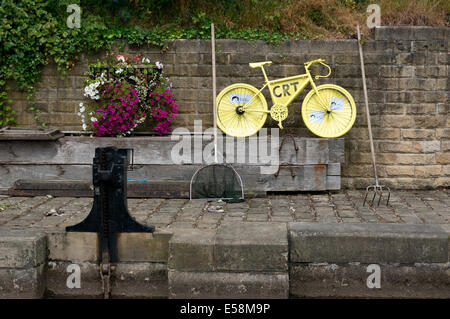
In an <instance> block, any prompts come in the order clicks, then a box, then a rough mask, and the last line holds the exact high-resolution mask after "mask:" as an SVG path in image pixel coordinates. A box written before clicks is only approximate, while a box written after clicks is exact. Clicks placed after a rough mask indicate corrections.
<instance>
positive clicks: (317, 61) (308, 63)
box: [304, 59, 325, 65]
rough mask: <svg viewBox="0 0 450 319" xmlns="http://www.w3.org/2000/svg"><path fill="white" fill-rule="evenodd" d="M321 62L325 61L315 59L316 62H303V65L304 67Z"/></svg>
mask: <svg viewBox="0 0 450 319" xmlns="http://www.w3.org/2000/svg"><path fill="white" fill-rule="evenodd" d="M322 62H325V60H324V59H317V60H312V61H308V62H305V63H304V64H305V65H312V64H314V63H322Z"/></svg>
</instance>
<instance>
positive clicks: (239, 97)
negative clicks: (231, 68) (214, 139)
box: [216, 83, 268, 137]
mask: <svg viewBox="0 0 450 319" xmlns="http://www.w3.org/2000/svg"><path fill="white" fill-rule="evenodd" d="M216 104H217V105H216V107H217V126H218V127H219V128H220V129H221V130H222V131H223V132H224V133H225V134H227V135H230V136H234V137H247V136H251V135H253V134H255V133H257V132H258V131H259V130H260V129H261V128H262V127H263V125H264V123H265V122H266V118H267V113H268V110H267V102H266V99H265V98H264V96H263V95H262V93H259V94H258V89H256V88H255V87H254V86H251V85H249V84H245V83H237V84H233V85H230V86H228V87H226V88H225V89H223V90H222V92H220V93H219V95H218V96H217V102H216Z"/></svg>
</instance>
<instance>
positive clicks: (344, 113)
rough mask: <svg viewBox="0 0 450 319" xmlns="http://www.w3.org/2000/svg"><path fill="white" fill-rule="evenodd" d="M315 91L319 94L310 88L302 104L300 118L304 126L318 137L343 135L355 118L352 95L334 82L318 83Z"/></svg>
mask: <svg viewBox="0 0 450 319" xmlns="http://www.w3.org/2000/svg"><path fill="white" fill-rule="evenodd" d="M317 91H318V92H319V95H317V93H316V91H314V90H311V91H310V92H309V93H308V94H307V95H306V97H305V100H304V101H303V104H302V118H303V122H304V123H305V125H306V127H307V128H308V129H309V130H310V131H311V132H312V133H314V134H315V135H317V136H320V137H326V138H333V137H340V136H342V135H344V134H345V133H347V132H348V131H349V130H350V129H351V128H352V126H353V124H354V123H355V119H356V106H355V101H354V100H353V97H352V96H351V95H350V93H348V92H347V91H346V90H345V89H344V88H342V87H340V86H338V85H334V84H324V85H320V86H318V87H317ZM327 106H328V108H329V110H328V109H327Z"/></svg>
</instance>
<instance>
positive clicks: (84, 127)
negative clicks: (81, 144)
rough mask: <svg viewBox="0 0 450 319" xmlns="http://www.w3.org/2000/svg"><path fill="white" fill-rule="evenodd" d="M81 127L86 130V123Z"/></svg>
mask: <svg viewBox="0 0 450 319" xmlns="http://www.w3.org/2000/svg"><path fill="white" fill-rule="evenodd" d="M82 127H83V131H86V128H87V125H86V124H84V123H83V125H82Z"/></svg>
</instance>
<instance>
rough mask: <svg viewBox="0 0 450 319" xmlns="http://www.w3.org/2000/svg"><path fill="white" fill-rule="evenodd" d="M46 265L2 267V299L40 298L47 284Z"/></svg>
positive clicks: (0, 292)
mask: <svg viewBox="0 0 450 319" xmlns="http://www.w3.org/2000/svg"><path fill="white" fill-rule="evenodd" d="M44 268H45V265H44V264H41V265H39V266H37V267H30V268H22V269H17V268H0V299H10V298H14V299H16V298H20V299H40V298H42V297H43V296H44V291H45V286H46V273H45V269H44Z"/></svg>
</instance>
